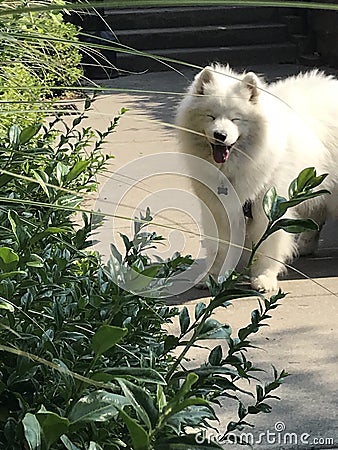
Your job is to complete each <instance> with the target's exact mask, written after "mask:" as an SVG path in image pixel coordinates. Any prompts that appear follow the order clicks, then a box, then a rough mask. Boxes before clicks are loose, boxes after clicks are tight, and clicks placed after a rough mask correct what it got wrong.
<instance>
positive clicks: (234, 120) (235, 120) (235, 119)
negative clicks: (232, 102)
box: [231, 117, 241, 122]
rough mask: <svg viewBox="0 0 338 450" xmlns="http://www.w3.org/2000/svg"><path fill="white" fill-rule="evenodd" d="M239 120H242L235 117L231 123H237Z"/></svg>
mask: <svg viewBox="0 0 338 450" xmlns="http://www.w3.org/2000/svg"><path fill="white" fill-rule="evenodd" d="M238 120H241V118H240V117H234V118H233V119H231V122H237V121H238Z"/></svg>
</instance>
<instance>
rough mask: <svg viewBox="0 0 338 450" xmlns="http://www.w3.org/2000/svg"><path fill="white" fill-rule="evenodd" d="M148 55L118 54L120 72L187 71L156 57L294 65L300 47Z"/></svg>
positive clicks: (196, 61)
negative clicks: (162, 61)
mask: <svg viewBox="0 0 338 450" xmlns="http://www.w3.org/2000/svg"><path fill="white" fill-rule="evenodd" d="M147 53H149V55H154V57H151V56H150V57H149V56H146V55H130V54H127V53H118V55H117V67H118V69H122V70H128V71H135V72H137V71H144V70H151V71H161V70H169V69H168V64H169V65H170V66H172V67H175V68H178V69H180V68H183V67H184V65H181V64H177V63H171V62H166V64H162V63H160V62H159V61H157V60H156V56H162V57H165V58H170V59H175V60H179V61H184V62H186V63H190V64H193V65H198V66H205V65H207V64H209V63H211V62H215V61H218V62H221V63H229V64H230V65H232V66H235V65H242V66H243V65H245V66H246V67H247V66H248V65H253V64H259V63H262V62H264V63H265V64H270V63H294V62H295V61H296V60H297V56H298V48H297V45H295V44H293V43H289V42H286V43H281V44H268V45H264V44H256V45H238V46H229V47H225V46H224V47H206V48H175V49H167V50H154V49H152V50H147Z"/></svg>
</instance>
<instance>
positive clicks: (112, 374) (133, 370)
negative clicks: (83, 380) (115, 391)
mask: <svg viewBox="0 0 338 450" xmlns="http://www.w3.org/2000/svg"><path fill="white" fill-rule="evenodd" d="M91 378H92V379H93V380H96V381H104V382H109V381H111V380H113V379H114V378H128V379H129V378H132V379H135V380H137V381H143V382H145V383H155V384H162V385H165V384H166V381H165V379H164V378H163V377H162V375H161V374H159V373H158V372H157V371H156V370H154V369H151V368H142V367H107V368H105V369H104V371H100V372H96V373H94V374H93V376H92V377H91Z"/></svg>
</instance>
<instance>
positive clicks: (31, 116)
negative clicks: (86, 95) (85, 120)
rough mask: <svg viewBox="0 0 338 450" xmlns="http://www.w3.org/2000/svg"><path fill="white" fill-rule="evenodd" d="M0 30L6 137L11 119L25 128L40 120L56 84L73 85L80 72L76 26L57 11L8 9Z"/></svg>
mask: <svg viewBox="0 0 338 450" xmlns="http://www.w3.org/2000/svg"><path fill="white" fill-rule="evenodd" d="M40 3H41V4H45V2H43V3H42V2H40ZM50 3H53V2H51V1H50ZM25 5H27V3H26V2H24V1H21V2H20V3H16V4H15V6H16V7H17V8H19V7H21V6H25ZM35 5H36V2H35ZM0 30H1V37H2V43H1V48H0V56H1V61H2V64H1V67H0V102H1V108H0V113H1V120H0V137H2V138H4V137H5V133H6V130H7V129H8V128H9V127H10V126H11V125H12V124H17V125H19V126H21V127H25V126H28V125H30V124H34V123H37V122H39V121H41V119H42V117H43V116H44V115H45V114H44V111H45V112H46V111H48V110H49V109H50V104H49V103H48V102H46V98H47V97H50V96H51V95H54V94H53V93H54V92H55V87H58V86H62V87H67V86H73V85H74V84H75V83H76V82H77V81H78V80H79V78H80V77H81V75H82V71H81V69H80V67H79V63H80V60H81V56H80V53H79V51H78V49H77V47H76V43H77V41H78V38H77V33H78V30H77V28H76V27H75V26H74V25H72V24H69V23H67V24H66V23H64V20H63V17H62V14H61V13H56V12H52V11H51V12H48V11H46V12H17V11H16V9H11V10H10V9H8V15H5V16H1V17H0Z"/></svg>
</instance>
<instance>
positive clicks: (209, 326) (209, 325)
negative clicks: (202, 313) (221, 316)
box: [198, 319, 232, 340]
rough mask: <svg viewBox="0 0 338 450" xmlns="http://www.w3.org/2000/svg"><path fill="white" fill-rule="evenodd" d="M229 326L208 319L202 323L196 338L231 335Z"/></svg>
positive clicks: (218, 337)
mask: <svg viewBox="0 0 338 450" xmlns="http://www.w3.org/2000/svg"><path fill="white" fill-rule="evenodd" d="M231 332H232V330H231V327H230V325H228V324H222V323H220V322H218V320H215V319H208V320H206V321H205V323H204V324H203V327H202V329H201V331H200V334H199V336H198V339H226V340H229V339H230V336H231Z"/></svg>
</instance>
